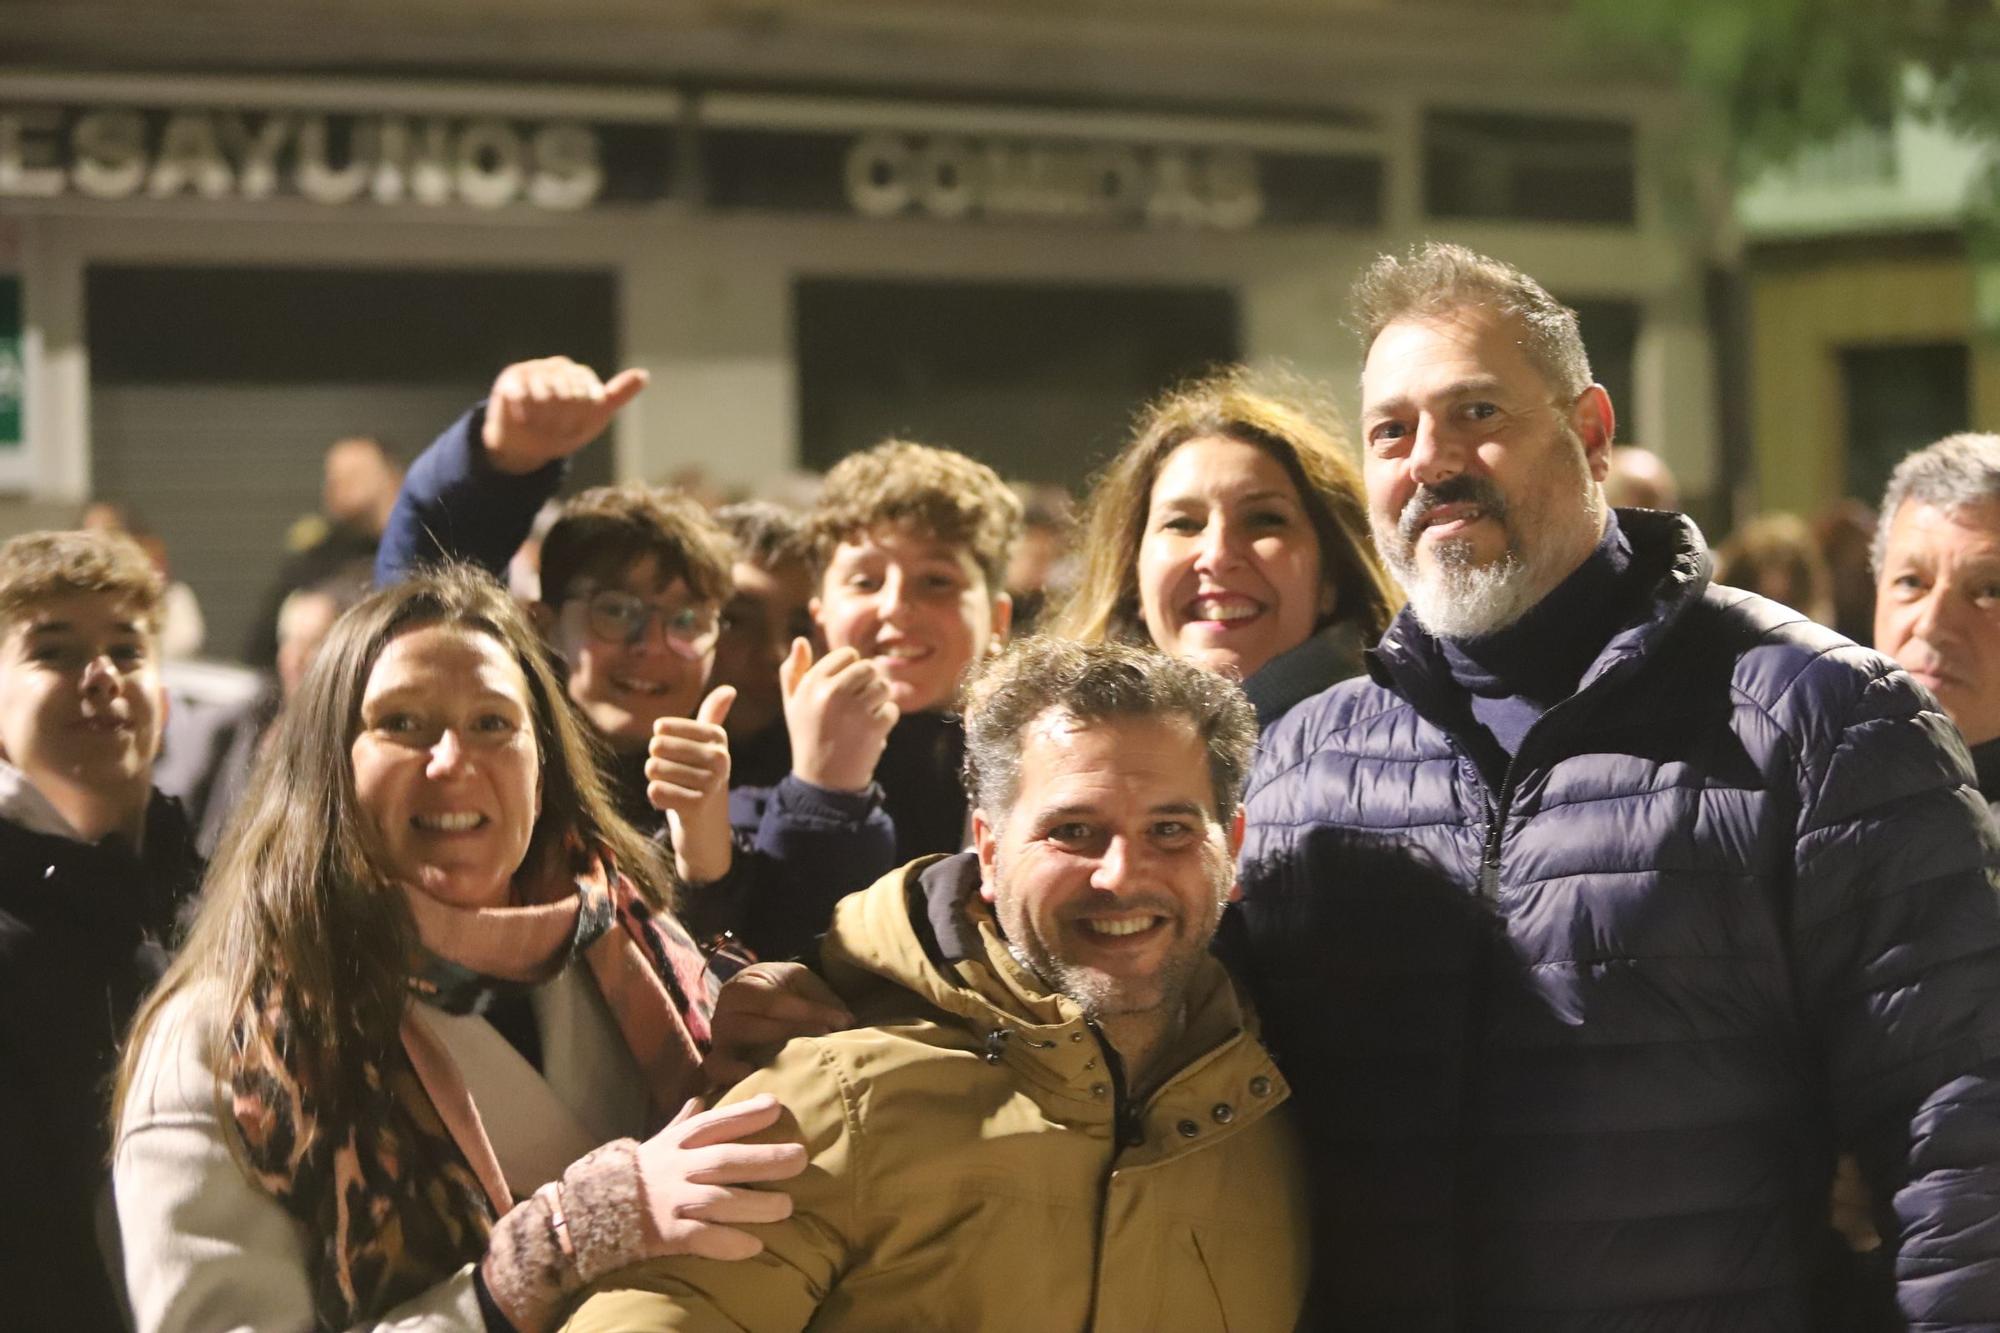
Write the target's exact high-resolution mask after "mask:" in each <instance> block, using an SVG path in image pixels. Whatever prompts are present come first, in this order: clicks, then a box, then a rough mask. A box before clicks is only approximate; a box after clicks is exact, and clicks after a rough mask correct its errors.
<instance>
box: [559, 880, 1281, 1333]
mask: <svg viewBox="0 0 2000 1333" xmlns="http://www.w3.org/2000/svg"><path fill="white" fill-rule="evenodd" d="M978 883H979V869H978V864H977V862H976V860H975V858H974V857H973V856H972V855H971V854H969V853H966V854H961V855H959V856H955V857H945V858H937V857H932V858H926V859H924V860H919V861H916V862H913V863H912V864H911V865H909V866H906V867H904V868H903V869H901V870H898V871H895V872H894V873H892V874H890V875H888V876H885V877H884V878H883V879H882V880H880V881H878V882H877V883H876V884H875V885H874V887H872V888H870V889H867V890H865V891H864V892H862V893H858V894H855V895H854V896H852V897H850V898H848V899H846V900H845V901H843V902H842V903H841V904H840V907H839V910H838V911H837V913H836V915H835V917H834V923H833V929H832V931H831V933H830V934H829V935H828V936H827V940H826V945H825V949H824V955H823V956H824V960H825V966H826V972H827V976H828V979H829V980H830V981H831V982H832V984H833V986H834V989H835V990H837V991H838V992H840V994H841V996H842V997H843V999H845V1000H846V1002H847V1003H848V1004H849V1005H850V1006H851V1007H852V1008H853V1010H854V1012H855V1014H856V1016H857V1017H858V1018H859V1019H860V1021H861V1022H862V1023H863V1024H866V1025H868V1026H864V1027H860V1028H856V1029H853V1030H851V1031H846V1032H838V1033H835V1034H833V1035H831V1036H828V1037H823V1038H817V1039H801V1040H798V1041H794V1042H792V1043H791V1044H790V1045H788V1046H786V1047H785V1049H784V1051H783V1052H782V1053H781V1054H780V1055H779V1057H778V1059H777V1061H776V1062H775V1063H774V1064H773V1065H772V1066H771V1067H770V1068H768V1069H765V1070H763V1071H761V1072H759V1073H758V1074H756V1075H755V1076H753V1077H751V1078H749V1079H746V1080H745V1081H744V1082H743V1083H742V1084H740V1085H739V1086H738V1087H737V1088H736V1089H735V1090H734V1091H733V1092H731V1093H730V1095H729V1097H728V1098H727V1099H726V1100H729V1101H735V1100H739V1099H741V1098H743V1097H747V1096H750V1095H753V1094H755V1093H759V1092H771V1093H775V1094H776V1095H777V1097H778V1099H779V1100H780V1101H781V1102H783V1103H784V1105H785V1107H786V1108H787V1109H788V1111H789V1113H790V1115H789V1117H788V1118H787V1119H786V1120H783V1121H780V1123H779V1125H778V1127H777V1128H776V1129H775V1130H773V1131H772V1135H771V1137H774V1138H778V1137H784V1138H792V1137H796V1138H801V1139H803V1141H804V1142H805V1144H806V1146H807V1149H808V1151H809V1153H810V1155H811V1163H810V1165H809V1166H808V1167H807V1168H806V1171H805V1173H804V1174H803V1175H802V1176H800V1177H798V1178H796V1179H794V1180H791V1181H789V1182H786V1183H785V1184H784V1185H783V1186H782V1188H785V1189H788V1190H789V1191H790V1193H791V1195H792V1197H793V1199H794V1201H795V1203H796V1210H795V1212H794V1214H793V1216H792V1217H791V1219H790V1220H788V1221H786V1222H781V1223H777V1224H775V1225H772V1226H765V1227H754V1228H752V1230H753V1231H754V1232H756V1234H758V1235H759V1236H761V1237H762V1239H763V1240H764V1243H765V1245H766V1247H767V1248H766V1250H765V1252H764V1253H763V1254H762V1255H759V1256H758V1257H757V1258H755V1259H751V1260H746V1261H742V1262H736V1263H723V1262H717V1261H713V1260H706V1259H698V1258H692V1257H677V1258H673V1259H665V1260H657V1261H654V1262H651V1263H648V1264H644V1265H641V1266H639V1267H636V1268H631V1269H627V1270H625V1271H624V1272H622V1273H620V1274H617V1275H615V1276H614V1277H612V1278H609V1279H606V1280H605V1281H603V1282H602V1283H600V1284H599V1285H598V1287H597V1288H595V1289H594V1290H596V1291H597V1292H598V1293H599V1294H598V1295H596V1296H594V1297H593V1298H592V1299H591V1300H590V1301H589V1302H587V1303H586V1304H585V1305H584V1307H583V1308H582V1309H581V1310H580V1311H579V1312H578V1313H577V1315H576V1317H575V1318H574V1320H573V1321H572V1322H571V1323H570V1324H569V1325H568V1328H569V1329H570V1330H572V1331H573V1333H608V1331H609V1330H617V1331H618V1333H633V1331H634V1330H653V1329H701V1330H710V1329H713V1330H736V1329H745V1330H750V1331H751V1333H765V1331H766V1330H771V1331H775V1330H791V1329H803V1328H807V1327H811V1328H814V1329H853V1330H867V1331H868V1333H895V1331H896V1330H911V1331H912V1333H914V1331H915V1330H924V1333H937V1331H938V1330H947V1329H950V1330H967V1331H968V1333H970V1331H972V1330H980V1329H1035V1330H1037V1331H1038V1333H1040V1331H1042V1330H1067V1329H1076V1330H1097V1331H1099V1333H1161V1331H1162V1330H1190V1331H1191V1333H1193V1331H1199V1330H1224V1329H1226V1330H1229V1333H1261V1331H1262V1330H1272V1331H1274V1333H1289V1330H1291V1329H1292V1328H1293V1327H1294V1325H1295V1324H1296V1322H1297V1319H1298V1312H1299V1307H1300V1303H1301V1301H1302V1298H1303V1294H1304V1290H1305V1279H1306V1204H1305V1195H1304V1191H1303V1188H1302V1185H1301V1183H1300V1172H1299V1169H1298V1164H1297V1148H1296V1144H1295V1142H1294V1135H1293V1129H1292V1127H1291V1124H1290V1117H1289V1114H1288V1113H1286V1112H1282V1111H1281V1110H1280V1109H1279V1108H1280V1103H1282V1102H1283V1101H1284V1100H1285V1098H1286V1096H1287V1095H1288V1089H1287V1087H1286V1085H1285V1082H1284V1080H1283V1079H1282V1078H1281V1077H1280V1076H1279V1074H1278V1071H1277V1067H1276V1066H1275V1065H1274V1064H1273V1063H1272V1061H1271V1057H1270V1055H1269V1054H1268V1053H1267V1052H1266V1051H1265V1050H1264V1048H1263V1047H1262V1046H1261V1045H1259V1044H1258V1042H1257V1039H1256V1038H1255V1036H1253V1035H1252V1034H1251V1032H1250V1031H1249V1030H1248V1025H1249V1019H1248V1016H1247V1015H1246V1014H1245V1012H1244V1010H1243V1008H1242V1006H1241V1004H1240V1002H1239V1001H1238V999H1237V996H1236V994H1235V991H1234V988H1233V987H1232V985H1231V984H1230V981H1229V978H1228V976H1227V974H1226V973H1225V972H1224V971H1223V969H1222V967H1221V965H1220V964H1218V963H1215V962H1214V961H1213V960H1212V959H1210V960H1205V961H1204V963H1203V966H1202V968H1201V970H1200V972H1199V973H1198V975H1197V978H1196V981H1195V983H1194V987H1193V990H1192V991H1191V993H1190V995H1189V1002H1188V1021H1187V1026H1186V1028H1185V1030H1184V1031H1183V1033H1182V1035H1181V1038H1180V1040H1179V1042H1178V1043H1177V1044H1176V1045H1175V1047H1174V1048H1173V1050H1172V1051H1171V1052H1170V1053H1169V1054H1168V1055H1167V1056H1166V1057H1165V1066H1164V1067H1166V1068H1171V1069H1173V1070H1175V1072H1174V1073H1172V1074H1170V1075H1168V1076H1167V1078H1166V1079H1165V1081H1164V1082H1163V1083H1162V1084H1161V1085H1160V1087H1159V1088H1158V1089H1157V1090H1156V1091H1155V1092H1154V1093H1153V1094H1152V1095H1151V1096H1149V1097H1148V1098H1146V1099H1145V1101H1144V1102H1143V1104H1132V1103H1129V1102H1126V1101H1125V1098H1124V1096H1123V1086H1122V1083H1123V1080H1122V1078H1121V1077H1120V1076H1119V1074H1118V1072H1117V1068H1116V1062H1115V1059H1114V1058H1113V1057H1112V1056H1111V1054H1110V1049H1109V1047H1108V1046H1107V1045H1106V1044H1105V1042H1104V1041H1103V1040H1102V1039H1101V1038H1100V1037H1099V1036H1098V1035H1097V1033H1096V1032H1095V1030H1094V1029H1093V1028H1092V1026H1091V1025H1090V1024H1089V1023H1088V1022H1087V1021H1086V1020H1085V1019H1084V1017H1083V1016H1082V1014H1081V1013H1080V1012H1079V1010H1078V1008H1077V1006H1076V1005H1075V1004H1073V1003H1072V1002H1071V1001H1069V1000H1068V999H1065V998H1062V997H1057V996H1051V995H1049V994H1048V993H1047V992H1046V990H1045V989H1044V988H1043V986H1042V985H1041V983H1040V982H1038V981H1037V980H1036V979H1035V978H1034V977H1033V975H1032V974H1030V973H1029V972H1027V971H1026V970H1025V969H1024V968H1022V967H1021V966H1020V965H1019V964H1018V963H1016V962H1015V960H1014V959H1013V957H1012V956H1011V955H1010V954H1009V953H1008V951H1007V948H1006V945H1005V943H1004V942H1003V941H1002V939H1001V937H1000V934H999V931H998V930H997V928H996V926H995V924H994V921H993V917H992V915H991V913H990V912H989V911H988V910H987V908H986V905H985V903H984V902H982V901H981V900H980V898H979V896H978V893H977V889H978ZM1121 1138H1122V1140H1123V1142H1122V1143H1121V1141H1120V1140H1121Z"/></svg>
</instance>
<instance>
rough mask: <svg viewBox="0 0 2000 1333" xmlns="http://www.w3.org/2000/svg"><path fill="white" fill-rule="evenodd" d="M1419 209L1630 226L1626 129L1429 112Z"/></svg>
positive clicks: (1606, 123) (1445, 214) (1633, 211)
mask: <svg viewBox="0 0 2000 1333" xmlns="http://www.w3.org/2000/svg"><path fill="white" fill-rule="evenodd" d="M1424 206H1425V208H1426V209H1428V210H1429V212H1430V215H1431V216H1432V217H1435V218H1467V219H1475V218H1476V219H1481V220H1489V221H1502V222H1585V223H1602V224H1608V225H1613V226H1624V227H1629V226H1632V225H1633V224H1634V223H1635V222H1636V221H1637V220H1638V171H1637V166H1636V155H1635V152H1634V142H1633V133H1632V126H1631V125H1630V124H1628V123H1626V122H1624V121H1616V120H1579V119H1572V118H1569V117H1558V116H1521V115H1510V114H1503V113H1500V112H1495V111H1432V112H1430V113H1428V114H1427V115H1426V116H1425V117H1424Z"/></svg>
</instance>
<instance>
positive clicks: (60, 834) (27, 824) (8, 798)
mask: <svg viewBox="0 0 2000 1333" xmlns="http://www.w3.org/2000/svg"><path fill="white" fill-rule="evenodd" d="M0 819H4V820H6V821H7V822H8V823H10V824H13V825H16V826H18V827H20V828H23V829H26V830H27V831H28V832H30V833H41V834H45V835H47V836H49V837H52V838H66V839H68V840H69V841H71V842H82V841H83V840H84V838H83V835H82V834H81V833H78V832H77V831H76V829H75V827H74V826H72V825H71V824H70V822H69V820H67V819H65V818H63V814H62V811H60V810H58V809H56V808H55V806H54V805H53V804H51V803H50V801H49V798H48V797H46V796H44V795H42V793H41V792H40V791H39V790H38V789H37V788H36V787H35V784H34V783H32V782H30V781H28V775H27V774H26V773H23V772H22V771H21V770H20V769H18V768H16V767H14V766H13V765H12V764H10V763H8V762H7V761H6V760H4V759H0Z"/></svg>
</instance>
